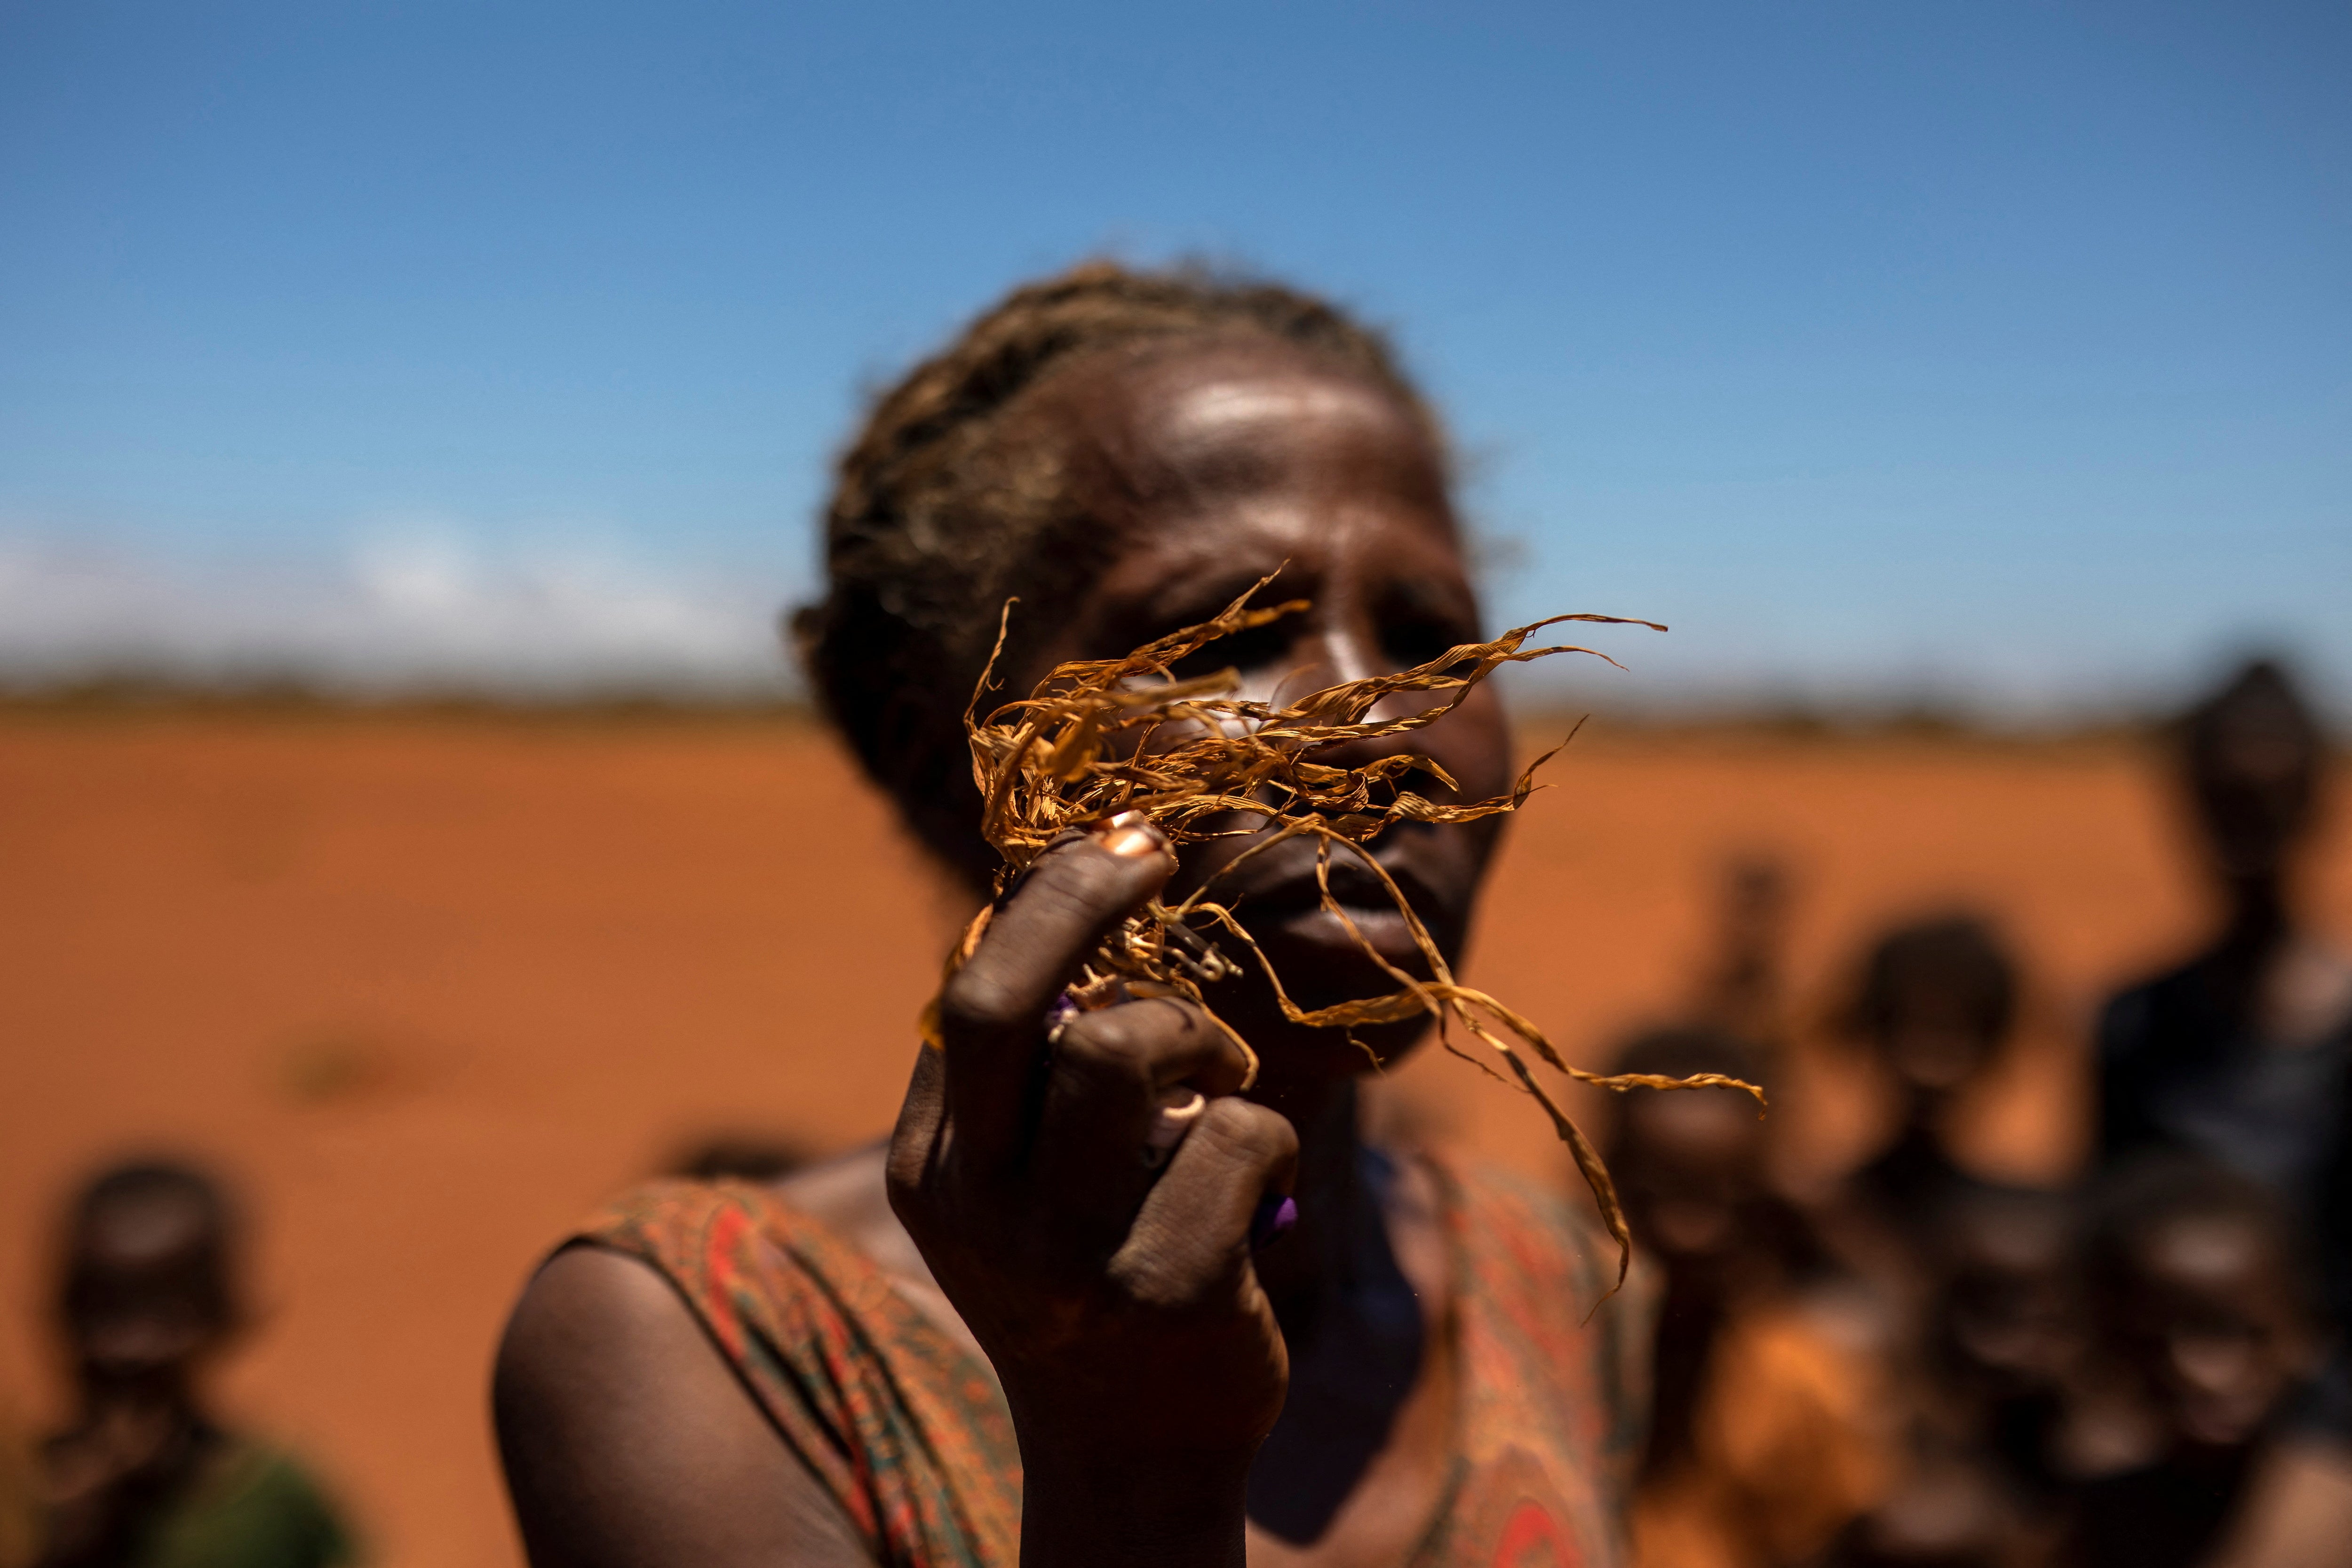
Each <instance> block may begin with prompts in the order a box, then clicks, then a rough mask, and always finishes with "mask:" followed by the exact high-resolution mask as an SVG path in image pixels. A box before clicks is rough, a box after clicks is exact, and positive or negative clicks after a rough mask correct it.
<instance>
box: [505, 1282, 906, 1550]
mask: <svg viewBox="0 0 2352 1568" xmlns="http://www.w3.org/2000/svg"><path fill="white" fill-rule="evenodd" d="M492 1405H493V1408H494V1412H495V1415H496V1418H497V1423H498V1433H499V1451H500V1454H501V1456H502V1458H503V1459H504V1461H505V1466H506V1473H507V1486H508V1489H509V1492H510V1493H511V1494H512V1496H513V1499H514V1506H515V1514H516V1518H517V1520H518V1521H519V1522H520V1525H521V1527H522V1533H523V1540H524V1543H525V1545H526V1547H527V1548H528V1550H529V1552H530V1561H531V1563H533V1565H534V1568H673V1565H677V1568H684V1565H686V1564H689V1563H690V1564H695V1565H698V1568H734V1565H736V1564H741V1565H743V1568H750V1565H751V1564H754V1563H761V1564H765V1563H777V1562H789V1563H811V1564H818V1565H822V1568H867V1565H868V1564H870V1563H871V1562H872V1558H871V1557H870V1555H869V1554H868V1553H867V1552H866V1547H865V1544H864V1542H862V1541H860V1540H859V1539H858V1537H857V1535H856V1531H854V1530H853V1529H852V1528H851V1527H850V1525H849V1522H848V1521H847V1520H846V1519H845V1518H844V1517H843V1515H842V1513H841V1510H839V1508H838V1507H836V1506H835V1503H834V1501H833V1500H832V1499H831V1498H830V1497H828V1496H826V1495H825V1493H824V1490H823V1489H821V1488H820V1487H819V1486H818V1485H817V1483H816V1480H815V1479H814V1477H812V1476H811V1475H810V1474H809V1472H808V1471H807V1469H806V1468H804V1467H803V1465H802V1464H801V1463H800V1461H799V1460H798V1459H797V1458H794V1457H793V1454H792V1453H791V1452H790V1451H789V1450H788V1449H787V1448H786V1447H784V1445H783V1444H782V1442H780V1441H778V1439H777V1436H776V1434H775V1431H774V1429H773V1428H772V1427H771V1426H769V1425H768V1423H767V1421H766V1419H765V1418H764V1417H763V1416H762V1415H761V1413H760V1411H759V1410H758V1408H757V1407H756V1406H755V1405H753V1404H752V1402H751V1396H750V1395H749V1394H746V1393H745V1392H744V1390H743V1387H742V1385H741V1384H740V1383H739V1382H738V1381H737V1380H736V1378H735V1376H734V1374H733V1373H732V1372H731V1371H730V1369H729V1368H728V1366H727V1364H726V1363H725V1362H724V1361H723V1360H721V1358H720V1357H719V1352H718V1351H717V1350H716V1349H715V1348H714V1347H713V1346H712V1344H711V1343H710V1341H709V1337H708V1336H707V1335H706V1334H705V1333H704V1331H703V1330H702V1328H701V1326H700V1325H699V1324H698V1322H697V1321H695V1319H694V1316H693V1314H692V1313H691V1311H690V1310H688V1307H687V1305H686V1303H685V1302H684V1301H683V1300H680V1299H679V1297H678V1296H677V1292H676V1291H675V1290H674V1289H671V1287H670V1285H669V1284H668V1282H667V1281H666V1280H665V1279H662V1278H661V1276H660V1275H659V1274H657V1273H656V1272H655V1271H654V1269H653V1268H650V1267H648V1266H647V1265H646V1264H644V1263H641V1262H639V1261H638V1260H637V1259H635V1258H629V1257H626V1256H625V1255H623V1254H621V1253H618V1252H614V1251H610V1250H607V1249H605V1248H602V1247H572V1248H569V1249H567V1250H566V1251H563V1252H562V1253H559V1254H557V1255H556V1257H555V1258H552V1259H551V1260H550V1261H549V1263H548V1264H547V1266H546V1267H545V1268H541V1270H540V1271H539V1274H538V1275H537V1277H536V1278H534V1279H532V1280H531V1282H530V1286H529V1287H528V1288H527V1289H525V1290H524V1291H523V1295H522V1300H520V1302H519V1303H518V1304H517V1306H516V1308H515V1310H514V1315H513V1316H512V1317H511V1318H510V1319H509V1321H508V1324H507V1330H506V1334H505V1337H504V1339H503V1341H502V1342H501V1343H500V1345H499V1356H498V1365H497V1371H496V1374H495V1377H494V1380H493V1384H492Z"/></svg>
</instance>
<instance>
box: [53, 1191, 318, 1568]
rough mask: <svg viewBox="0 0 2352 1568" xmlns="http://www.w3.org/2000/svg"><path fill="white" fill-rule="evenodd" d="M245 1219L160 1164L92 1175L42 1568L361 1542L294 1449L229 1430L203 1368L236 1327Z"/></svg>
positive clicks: (71, 1250) (243, 1555)
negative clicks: (69, 1405) (69, 1379)
mask: <svg viewBox="0 0 2352 1568" xmlns="http://www.w3.org/2000/svg"><path fill="white" fill-rule="evenodd" d="M236 1241H237V1235H236V1223H235V1217H234V1215H232V1213H231V1211H230V1207H229V1205H228V1202H227V1200H226V1197H225V1195H224V1194H222V1192H221V1190H220V1188H219V1187H218V1186H217V1185H216V1184H215V1183H214V1182H213V1181H212V1179H211V1178H210V1177H208V1176H206V1175H205V1174H203V1173H201V1172H198V1171H195V1170H193V1169H191V1168H189V1167H186V1166H183V1165H177V1164H168V1163H136V1164H126V1165H121V1166H118V1167H116V1168H114V1169H112V1170H110V1171H107V1172H105V1173H102V1174H100V1176H98V1177H97V1178H96V1179H95V1180H93V1181H92V1182H91V1183H90V1184H89V1186H87V1187H86V1188H85V1189H84V1190H83V1191H82V1193H81V1194H80V1195H79V1197H78V1198H77V1199H76V1200H75V1202H74V1204H73V1205H72V1208H71V1210H70V1212H69V1215H68V1222H67V1234H66V1237H65V1247H64V1254H65V1255H64V1258H63V1270H62V1273H63V1279H62V1280H61V1281H60V1287H61V1288H60V1291H59V1303H58V1305H59V1309H60V1310H59V1320H60V1324H59V1326H60V1328H61V1329H62V1331H63V1333H64V1338H65V1342H66V1349H67V1351H68V1354H69V1356H70V1358H71V1363H72V1374H73V1379H74V1384H75V1387H76V1391H77V1393H78V1394H79V1409H78V1410H77V1412H76V1414H75V1417H74V1420H73V1423H72V1425H70V1426H68V1427H67V1428H66V1429H65V1430H63V1431H61V1432H58V1433H57V1434H56V1435H54V1436H51V1437H50V1438H49V1439H48V1440H47V1443H45V1444H44V1445H43V1446H42V1449H41V1454H40V1469H41V1472H42V1473H41V1481H42V1488H43V1491H44V1493H45V1497H46V1501H47V1542H46V1546H45V1549H44V1552H43V1554H42V1555H41V1556H40V1557H39V1559H38V1562H39V1563H41V1565H42V1568H100V1565H105V1568H115V1565H121V1568H318V1565H321V1564H327V1563H343V1562H348V1561H350V1560H351V1557H352V1550H351V1545H350V1537H349V1535H348V1533H347V1532H346V1531H345V1530H344V1528H343V1526H342V1523H341V1521H340V1520H339V1519H338V1517H337V1515H336V1512H335V1510H334V1509H333V1508H332V1507H331V1506H330V1504H329V1503H328V1502H327V1500H325V1498H324V1497H323V1495H322V1494H321V1493H320V1489H319V1488H318V1487H317V1485H316V1484H315V1483H314V1482H312V1481H311V1479H310V1477H309V1476H307V1475H306V1474H304V1472H303V1471H302V1469H301V1468H299V1466H297V1465H296V1464H295V1463H294V1461H293V1460H292V1459H290V1458H288V1457H287V1456H286V1455H284V1454H282V1453H279V1452H278V1451H277V1450H276V1449H274V1448H271V1447H268V1446H267V1445H265V1444H263V1443H261V1442H258V1441H257V1440H255V1439H253V1438H251V1437H248V1436H242V1435H240V1434H236V1433H234V1432H230V1431H226V1430H224V1429H223V1428H222V1427H221V1426H219V1425H218V1424H217V1423H216V1422H215V1420H214V1419H213V1417H212V1415H211V1414H210V1412H209V1411H208V1410H207V1409H206V1407H205V1400H204V1396H203V1393H202V1389H201V1386H200V1384H201V1381H202V1374H203V1373H204V1372H205V1369H206V1366H207V1364H208V1363H210V1362H211V1361H212V1360H213V1359H214V1357H215V1355H216V1354H217V1353H218V1352H219V1351H220V1350H221V1349H222V1348H223V1346H224V1345H225V1344H226V1342H227V1341H228V1339H229V1338H230V1336H231V1334H232V1333H233V1331H235V1330H236V1328H237V1326H238V1324H239V1321H240V1313H239V1310H238V1302H237V1300H236V1269H235V1262H236Z"/></svg>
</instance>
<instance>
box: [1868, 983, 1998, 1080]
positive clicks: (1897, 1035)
mask: <svg viewBox="0 0 2352 1568" xmlns="http://www.w3.org/2000/svg"><path fill="white" fill-rule="evenodd" d="M1881 1044H1882V1046H1883V1048H1884V1049H1885V1053H1886V1063H1887V1065H1888V1066H1889V1067H1891V1068H1894V1069H1895V1076H1896V1077H1897V1078H1899V1079H1902V1080H1903V1082H1904V1084H1905V1086H1906V1087H1907V1088H1909V1089H1911V1090H1913V1091H1914V1092H1915V1093H1919V1094H1926V1095H1947V1094H1951V1093H1953V1092H1955V1091H1957V1090H1958V1089H1962V1088H1965V1087H1966V1086H1967V1085H1968V1083H1969V1081H1970V1080H1971V1079H1974V1078H1976V1076H1977V1075H1978V1074H1979V1073H1980V1072H1982V1071H1983V1070H1984V1068H1985V1066H1986V1064H1987V1063H1988V1062H1990V1060H1991V1059H1992V1048H1993V1042H1992V1041H1990V1040H1989V1039H1987V1038H1985V1036H1984V1030H1983V1026H1981V1025H1980V1024H1979V1022H1978V1020H1977V1018H1976V1016H1975V1015H1974V1011H1973V1009H1972V1008H1971V1007H1970V1006H1969V999H1968V998H1967V997H1965V996H1963V995H1960V994H1958V993H1957V991H1956V990H1955V989H1954V988H1952V987H1949V986H1945V985H1938V984H1932V983H1930V982H1928V981H1927V980H1915V981H1913V982H1912V983H1911V984H1908V985H1906V986H1905V987H1904V989H1903V992H1902V994H1901V995H1900V996H1899V997H1898V999H1897V1005H1896V1006H1895V1009H1894V1013H1893V1016H1892V1017H1890V1018H1889V1019H1888V1021H1887V1026H1886V1033H1885V1037H1884V1039H1883V1040H1882V1042H1881Z"/></svg>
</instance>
